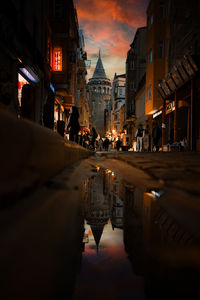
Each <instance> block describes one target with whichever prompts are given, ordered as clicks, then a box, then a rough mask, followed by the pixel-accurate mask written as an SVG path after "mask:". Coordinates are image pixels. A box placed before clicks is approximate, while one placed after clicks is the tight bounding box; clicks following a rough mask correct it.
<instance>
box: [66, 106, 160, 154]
mask: <svg viewBox="0 0 200 300" xmlns="http://www.w3.org/2000/svg"><path fill="white" fill-rule="evenodd" d="M80 129H81V128H80V124H79V112H78V108H77V107H76V106H73V107H72V113H71V116H70V120H69V123H68V125H67V130H69V140H70V141H74V142H76V143H79V144H81V145H82V146H84V147H86V148H89V149H91V150H96V149H98V150H99V151H102V150H103V149H105V151H108V149H109V145H110V141H109V139H108V138H107V137H106V138H105V139H104V140H103V139H102V138H101V137H100V139H99V140H98V141H97V137H98V134H97V132H96V129H95V128H94V127H92V129H91V134H90V135H89V134H84V135H83V136H82V135H81V138H80V137H79V132H80ZM161 135H162V131H161V128H160V127H159V126H158V124H157V122H154V123H153V128H152V146H153V147H152V148H153V151H156V152H157V151H159V141H160V138H161ZM135 138H136V151H137V152H142V151H143V150H144V151H151V140H150V132H149V127H148V126H147V127H146V129H143V126H142V124H139V126H138V129H137V130H136V134H135ZM121 146H122V141H121V140H120V139H118V140H117V141H116V149H117V151H119V150H120V147H121Z"/></svg>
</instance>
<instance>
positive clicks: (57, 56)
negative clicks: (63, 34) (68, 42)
mask: <svg viewBox="0 0 200 300" xmlns="http://www.w3.org/2000/svg"><path fill="white" fill-rule="evenodd" d="M53 71H62V48H54V50H53Z"/></svg>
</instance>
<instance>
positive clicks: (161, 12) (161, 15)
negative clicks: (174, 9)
mask: <svg viewBox="0 0 200 300" xmlns="http://www.w3.org/2000/svg"><path fill="white" fill-rule="evenodd" d="M159 18H160V20H164V19H165V4H164V2H163V1H160V7H159Z"/></svg>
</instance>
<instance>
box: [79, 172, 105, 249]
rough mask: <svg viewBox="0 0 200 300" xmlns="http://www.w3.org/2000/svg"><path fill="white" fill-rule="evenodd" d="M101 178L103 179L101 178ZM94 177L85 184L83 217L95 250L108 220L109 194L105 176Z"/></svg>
mask: <svg viewBox="0 0 200 300" xmlns="http://www.w3.org/2000/svg"><path fill="white" fill-rule="evenodd" d="M102 176H103V178H102ZM102 176H99V175H97V176H95V177H94V178H91V179H89V182H85V185H84V188H85V198H84V200H85V201H84V202H85V203H84V216H85V219H86V220H87V224H89V225H90V227H91V230H92V233H93V236H94V239H95V242H96V245H97V249H98V246H99V242H100V239H101V235H102V233H103V228H104V225H105V224H107V223H108V220H109V218H110V211H111V208H110V205H111V204H110V193H109V191H108V190H107V178H106V174H103V175H102Z"/></svg>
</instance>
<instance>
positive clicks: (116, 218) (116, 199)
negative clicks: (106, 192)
mask: <svg viewBox="0 0 200 300" xmlns="http://www.w3.org/2000/svg"><path fill="white" fill-rule="evenodd" d="M120 186H121V185H120V182H119V181H118V180H117V179H116V178H115V179H114V181H113V194H112V203H113V207H112V216H111V223H112V227H113V230H114V228H123V201H122V200H121V198H120Z"/></svg>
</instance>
